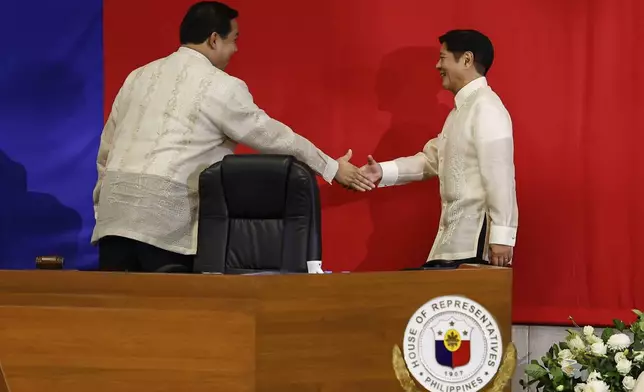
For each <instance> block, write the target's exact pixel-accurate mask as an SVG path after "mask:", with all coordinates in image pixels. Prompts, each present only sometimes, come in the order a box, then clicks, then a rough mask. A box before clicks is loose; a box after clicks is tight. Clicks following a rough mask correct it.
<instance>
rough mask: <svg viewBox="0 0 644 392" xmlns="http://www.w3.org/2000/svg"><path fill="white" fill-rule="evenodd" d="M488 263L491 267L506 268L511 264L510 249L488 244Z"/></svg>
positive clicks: (504, 246)
mask: <svg viewBox="0 0 644 392" xmlns="http://www.w3.org/2000/svg"><path fill="white" fill-rule="evenodd" d="M490 262H491V263H492V265H496V266H499V267H507V266H508V265H509V264H510V263H511V262H512V247H511V246H507V245H497V244H490Z"/></svg>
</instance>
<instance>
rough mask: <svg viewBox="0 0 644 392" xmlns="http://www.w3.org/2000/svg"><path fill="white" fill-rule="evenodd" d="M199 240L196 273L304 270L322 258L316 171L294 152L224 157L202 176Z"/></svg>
mask: <svg viewBox="0 0 644 392" xmlns="http://www.w3.org/2000/svg"><path fill="white" fill-rule="evenodd" d="M198 241H199V242H198V247H197V255H196V258H195V266H194V269H195V272H198V273H199V272H217V273H224V274H245V273H256V272H286V273H298V272H302V273H306V272H307V267H306V262H307V261H309V260H321V259H322V231H321V215H320V196H319V189H318V185H317V182H316V177H315V174H314V173H313V172H312V170H311V169H309V167H308V166H306V165H305V164H303V163H301V162H299V161H298V160H296V159H295V158H293V157H291V156H283V155H228V156H226V157H225V158H224V159H223V160H222V161H221V162H218V163H216V164H214V165H212V166H211V167H209V168H208V169H206V170H204V171H203V172H202V173H201V175H200V176H199V232H198Z"/></svg>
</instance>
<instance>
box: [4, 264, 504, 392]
mask: <svg viewBox="0 0 644 392" xmlns="http://www.w3.org/2000/svg"><path fill="white" fill-rule="evenodd" d="M511 280H512V271H511V270H509V269H480V270H477V269H464V270H447V271H431V272H430V271H410V272H390V273H356V274H329V275H282V276H213V275H178V274H167V275H166V274H125V273H98V272H71V271H0V363H2V365H3V368H4V372H5V376H6V378H7V381H8V384H9V386H10V387H11V391H12V392H32V391H33V392H44V391H48V392H49V391H51V392H54V391H61V392H63V391H64V392H76V391H78V392H81V391H82V392H103V391H105V392H107V391H109V392H115V391H118V392H127V391H137V392H140V391H146V392H156V391H168V392H169V391H172V392H176V391H182V392H188V391H190V392H193V391H194V392H197V391H209V392H212V391H222V392H236V391H279V392H286V391H298V392H306V391H325V392H327V391H343V392H349V391H401V390H402V389H401V387H400V385H399V384H398V381H397V379H396V377H395V375H394V372H393V370H392V358H391V350H392V347H393V346H394V345H395V344H398V345H401V341H402V337H403V333H404V330H405V327H406V325H407V322H408V320H409V318H410V317H411V316H412V314H413V313H414V312H415V311H416V310H417V309H418V308H419V307H420V306H421V305H422V304H424V303H425V302H427V301H429V300H430V299H432V298H434V297H437V296H440V295H450V294H460V295H465V296H467V297H469V298H471V299H473V300H475V301H477V302H479V303H480V304H482V305H483V306H485V307H486V308H487V309H488V310H489V311H490V312H491V313H492V314H494V315H495V316H496V319H497V322H498V324H499V327H500V328H501V331H502V334H503V340H504V345H507V344H508V343H509V342H510V338H511V314H510V313H511V294H512V285H511ZM401 346H402V345H401Z"/></svg>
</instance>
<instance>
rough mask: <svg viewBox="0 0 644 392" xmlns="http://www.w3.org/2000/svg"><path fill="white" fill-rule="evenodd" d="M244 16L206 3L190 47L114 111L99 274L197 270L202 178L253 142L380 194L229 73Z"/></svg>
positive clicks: (192, 18)
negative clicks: (263, 105)
mask: <svg viewBox="0 0 644 392" xmlns="http://www.w3.org/2000/svg"><path fill="white" fill-rule="evenodd" d="M237 17H238V12H237V11H235V10H234V9H232V8H230V7H228V6H227V5H225V4H222V3H219V2H215V1H203V2H199V3H196V4H194V5H193V6H191V7H190V9H189V10H188V12H187V13H186V15H185V17H184V19H183V21H182V22H181V27H180V31H179V38H180V42H181V47H180V48H179V49H178V50H177V51H176V52H175V53H172V54H171V55H169V56H167V57H164V58H161V59H158V60H156V61H153V62H151V63H149V64H147V65H145V66H143V67H141V68H138V69H136V70H135V71H133V72H132V73H131V74H130V75H129V76H128V77H127V78H126V80H125V82H124V84H123V86H122V87H121V89H120V91H119V92H118V94H117V96H116V99H115V100H114V103H113V105H112V111H111V113H110V115H109V118H108V120H107V123H106V124H105V128H104V129H103V133H102V135H101V143H100V147H99V152H98V159H97V166H98V181H97V184H96V187H95V189H94V194H93V199H94V206H95V211H96V226H95V228H94V233H93V236H92V243H93V244H98V245H99V266H100V269H101V270H111V271H123V270H130V271H156V270H159V269H161V268H163V267H165V266H168V265H183V266H185V268H186V269H191V268H192V261H193V260H192V259H193V255H194V254H195V252H196V249H197V214H198V213H197V211H198V202H199V198H198V179H199V174H200V173H201V172H202V171H203V170H204V169H205V168H207V167H209V166H210V165H212V164H213V163H215V162H218V161H220V160H221V159H222V158H223V157H224V156H225V155H228V154H232V153H233V152H234V149H235V147H236V146H237V143H243V144H246V145H248V146H250V147H251V148H254V149H256V150H258V151H260V152H262V153H277V154H289V155H293V156H295V157H296V158H298V159H299V160H301V161H303V162H304V163H306V164H307V165H309V166H310V167H311V168H312V169H313V170H315V171H316V172H317V173H319V174H320V175H321V176H322V177H323V178H324V179H325V180H326V181H327V182H332V181H333V180H334V179H335V180H336V181H337V182H339V183H340V184H342V185H344V186H346V187H350V188H353V189H355V190H358V191H365V190H370V189H372V188H373V187H374V185H373V183H371V182H370V181H369V180H368V179H367V178H366V177H365V176H364V175H363V174H361V172H360V170H359V169H358V168H357V167H355V166H353V165H352V164H351V163H349V159H350V158H351V150H349V151H348V152H347V154H346V155H345V156H343V157H341V158H339V159H338V160H334V159H332V158H330V157H329V156H327V155H326V154H325V153H323V152H322V151H320V150H319V149H318V148H316V147H315V145H313V143H311V142H310V141H308V140H307V139H305V138H304V137H302V136H300V135H298V134H296V133H294V132H293V131H292V130H291V129H290V128H289V127H287V126H286V125H284V124H282V123H281V122H279V121H276V120H274V119H272V118H271V117H269V116H268V115H267V114H266V113H265V112H264V111H263V110H261V109H260V108H259V107H257V105H255V103H254V102H253V97H252V96H251V94H250V92H249V91H248V88H247V87H246V84H245V83H244V82H243V81H241V80H239V79H237V78H235V77H233V76H230V75H228V74H227V73H226V72H225V71H224V70H225V68H226V66H227V65H228V62H229V61H230V59H231V57H232V55H233V54H234V53H235V52H236V51H237V43H236V42H237V37H238V35H239V27H238V24H237Z"/></svg>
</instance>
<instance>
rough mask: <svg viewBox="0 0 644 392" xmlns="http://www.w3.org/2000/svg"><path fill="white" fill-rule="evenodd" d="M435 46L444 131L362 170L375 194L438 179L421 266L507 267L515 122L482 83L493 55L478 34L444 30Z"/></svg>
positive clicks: (512, 227) (513, 217) (512, 236)
mask: <svg viewBox="0 0 644 392" xmlns="http://www.w3.org/2000/svg"><path fill="white" fill-rule="evenodd" d="M439 42H440V43H441V50H440V59H439V60H438V63H437V64H436V69H437V70H438V72H439V73H440V76H441V79H442V83H443V88H445V89H446V90H449V91H451V92H452V93H453V94H454V101H455V107H454V109H453V110H452V111H451V112H450V114H449V115H448V117H447V120H446V121H445V125H444V126H443V130H442V132H441V133H440V134H439V135H438V137H436V138H434V139H432V140H430V141H429V142H428V143H427V144H426V145H425V147H424V148H423V151H422V152H420V153H418V154H416V155H413V156H410V157H405V158H398V159H395V160H393V161H389V162H383V163H380V164H378V163H377V162H376V161H375V160H374V159H373V157H371V156H369V157H368V163H367V165H365V166H363V171H364V172H365V173H366V174H367V176H368V177H369V178H370V179H371V180H372V181H373V182H379V184H378V186H379V187H384V186H390V185H402V184H406V183H409V182H412V181H422V180H426V179H428V178H431V177H434V176H438V178H439V181H440V194H441V199H442V209H441V218H440V226H439V230H438V235H437V236H436V239H435V241H434V245H433V247H432V250H431V252H430V254H429V257H428V262H427V263H426V264H425V266H427V267H434V266H448V267H455V266H458V265H459V264H462V263H487V262H491V263H492V264H494V265H499V266H507V265H510V264H511V262H512V254H513V248H514V246H515V242H516V233H517V226H518V219H519V213H518V207H517V199H516V185H515V179H514V143H513V136H512V121H511V119H510V115H509V113H508V111H507V110H506V109H505V106H504V105H503V103H502V102H501V99H500V98H499V97H498V96H497V95H496V93H494V91H492V89H491V88H490V87H489V86H488V84H487V79H486V78H485V75H487V73H488V71H489V70H490V67H491V66H492V62H493V61H494V48H493V46H492V42H490V40H489V39H488V37H486V36H485V35H483V34H481V33H480V32H478V31H475V30H453V31H449V32H447V33H446V34H444V35H442V36H441V37H440V38H439ZM488 228H489V229H488Z"/></svg>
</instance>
